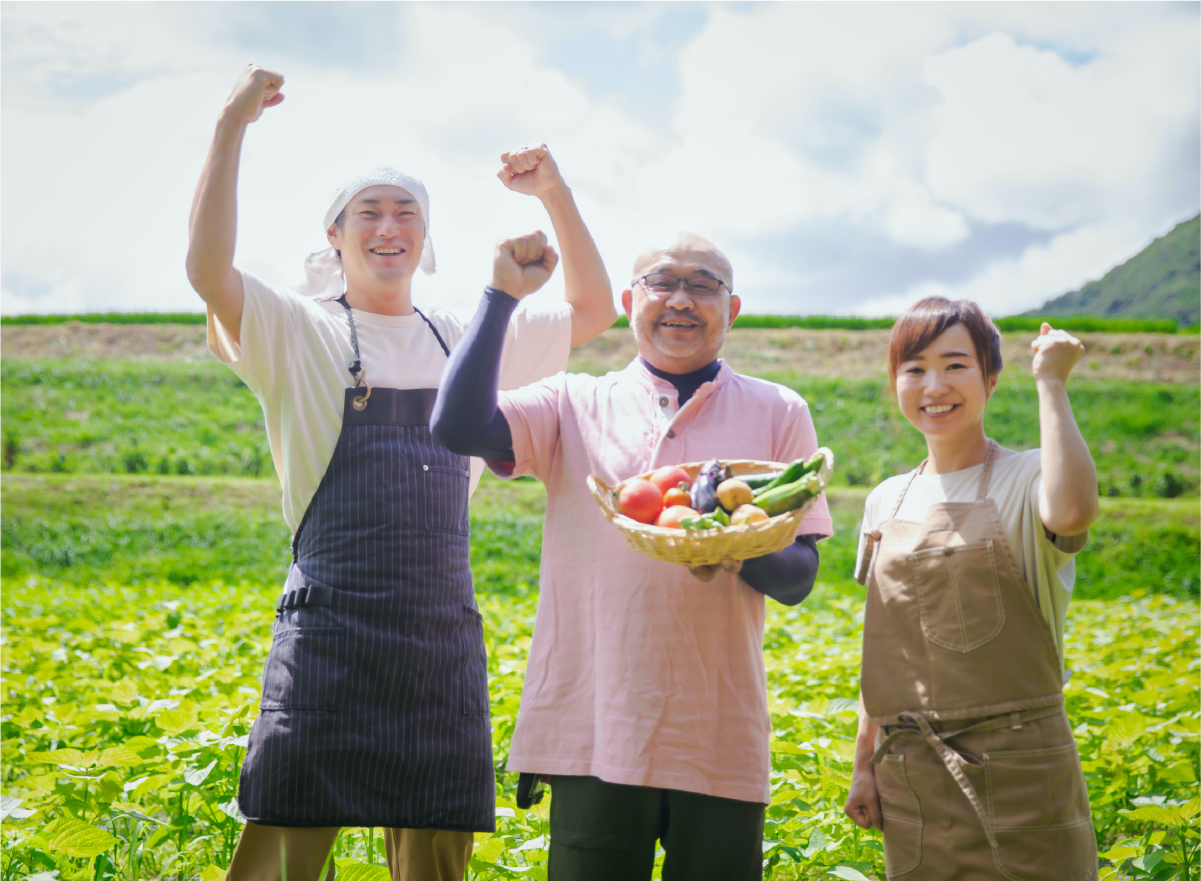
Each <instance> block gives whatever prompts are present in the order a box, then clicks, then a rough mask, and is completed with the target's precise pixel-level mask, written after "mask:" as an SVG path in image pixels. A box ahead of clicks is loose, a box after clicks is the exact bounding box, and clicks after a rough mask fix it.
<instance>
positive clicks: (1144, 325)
mask: <svg viewBox="0 0 1201 881" xmlns="http://www.w3.org/2000/svg"><path fill="white" fill-rule="evenodd" d="M1044 320H1046V321H1050V322H1051V324H1053V325H1054V326H1055V327H1057V328H1060V329H1062V330H1069V331H1072V332H1074V333H1192V334H1195V333H1198V332H1201V324H1191V325H1181V324H1180V323H1179V322H1177V321H1176V319H1174V318H1107V317H1105V316H1102V315H1062V316H1061V315H1054V316H1050V317H1048V318H1045V319H1044V318H1043V317H1040V316H1033V315H1011V316H1008V317H1006V318H996V319H994V321H995V322H996V325H997V328H998V329H1000V330H1001V331H1002V332H1003V333H1011V332H1025V331H1037V330H1038V329H1039V328H1040V327H1041V326H1042V322H1043V321H1044ZM895 321H896V319H895V318H854V317H851V316H845V315H739V316H738V318H736V319H735V320H734V329H735V330H738V329H743V330H754V329H760V330H776V329H780V328H788V327H801V328H805V329H807V330H889V329H890V328H892V325H893V323H894V322H895ZM613 326H614V327H622V328H628V327H629V326H630V322H629V319H627V318H626V317H625V316H624V315H622V316H621V317H619V318H618V319H617V321H616V323H614V325H613Z"/></svg>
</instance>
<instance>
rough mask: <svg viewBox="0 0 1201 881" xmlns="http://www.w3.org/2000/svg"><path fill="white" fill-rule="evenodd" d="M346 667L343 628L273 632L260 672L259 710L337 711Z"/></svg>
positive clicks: (305, 628) (294, 628) (300, 628)
mask: <svg viewBox="0 0 1201 881" xmlns="http://www.w3.org/2000/svg"><path fill="white" fill-rule="evenodd" d="M346 666H347V664H346V629H345V628H343V627H286V628H281V629H279V630H277V631H276V632H275V638H274V639H273V640H272V642H271V653H270V654H269V655H268V656H267V667H266V669H265V670H264V671H263V700H262V703H261V704H260V708H261V709H264V710H337V709H339V708H340V707H341V700H342V695H343V693H344V689H343V685H344V683H345V681H346Z"/></svg>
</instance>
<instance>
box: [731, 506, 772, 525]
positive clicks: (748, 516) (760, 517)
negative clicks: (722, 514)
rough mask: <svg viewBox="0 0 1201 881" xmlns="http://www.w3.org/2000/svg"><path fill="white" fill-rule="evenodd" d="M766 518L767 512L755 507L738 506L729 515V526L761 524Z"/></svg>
mask: <svg viewBox="0 0 1201 881" xmlns="http://www.w3.org/2000/svg"><path fill="white" fill-rule="evenodd" d="M766 519H768V518H767V512H766V511H764V510H763V509H762V508H760V507H757V506H755V505H740V506H739V507H738V508H736V509H735V510H734V513H733V514H731V515H730V525H731V526H741V525H742V524H743V523H748V524H749V523H761V522H763V521H764V520H766Z"/></svg>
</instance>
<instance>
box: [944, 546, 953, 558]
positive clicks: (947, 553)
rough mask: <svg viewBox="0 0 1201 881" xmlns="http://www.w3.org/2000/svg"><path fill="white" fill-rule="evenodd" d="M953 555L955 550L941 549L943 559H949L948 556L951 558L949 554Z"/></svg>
mask: <svg viewBox="0 0 1201 881" xmlns="http://www.w3.org/2000/svg"><path fill="white" fill-rule="evenodd" d="M953 553H955V549H954V548H943V549H942V555H943V556H944V557H949V556H951V554H953Z"/></svg>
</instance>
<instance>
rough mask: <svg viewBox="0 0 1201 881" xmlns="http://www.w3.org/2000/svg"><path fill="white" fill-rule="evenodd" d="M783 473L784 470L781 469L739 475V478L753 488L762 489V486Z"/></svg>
mask: <svg viewBox="0 0 1201 881" xmlns="http://www.w3.org/2000/svg"><path fill="white" fill-rule="evenodd" d="M782 473H783V472H781V471H770V472H768V473H767V474H743V475H741V476H739V477H738V479H739V480H741V481H742V482H743V483H745V484H746V485H747V486H749V487H750V488H751V489H760V488H761V487H765V486H767V485H768V484H769V483H771V482H772V481H773V480H775V479H776V478H777V477H779V476H780V475H781V474H782Z"/></svg>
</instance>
